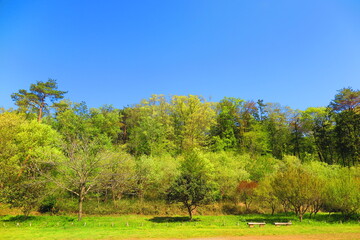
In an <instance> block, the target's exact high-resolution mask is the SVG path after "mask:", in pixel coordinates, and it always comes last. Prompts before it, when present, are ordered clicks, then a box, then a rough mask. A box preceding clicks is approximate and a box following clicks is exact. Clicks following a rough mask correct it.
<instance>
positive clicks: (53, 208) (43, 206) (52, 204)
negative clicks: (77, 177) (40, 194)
mask: <svg viewBox="0 0 360 240" xmlns="http://www.w3.org/2000/svg"><path fill="white" fill-rule="evenodd" d="M38 211H39V212H41V213H51V214H56V213H58V212H59V207H58V206H57V200H56V197H54V196H47V197H46V198H45V199H44V200H43V201H42V202H41V203H40V206H39V209H38Z"/></svg>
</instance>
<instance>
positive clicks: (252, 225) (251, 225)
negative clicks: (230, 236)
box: [247, 222, 266, 227]
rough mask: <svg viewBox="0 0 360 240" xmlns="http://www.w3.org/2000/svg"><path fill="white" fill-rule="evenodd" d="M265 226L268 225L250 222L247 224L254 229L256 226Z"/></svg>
mask: <svg viewBox="0 0 360 240" xmlns="http://www.w3.org/2000/svg"><path fill="white" fill-rule="evenodd" d="M265 224H266V223H264V222H248V223H247V225H248V226H249V227H254V226H255V225H259V227H263V226H265Z"/></svg>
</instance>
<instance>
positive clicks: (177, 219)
mask: <svg viewBox="0 0 360 240" xmlns="http://www.w3.org/2000/svg"><path fill="white" fill-rule="evenodd" d="M148 221H150V222H155V223H170V222H190V218H189V217H153V218H151V219H149V220H148ZM198 221H200V219H196V218H193V219H192V221H191V222H198Z"/></svg>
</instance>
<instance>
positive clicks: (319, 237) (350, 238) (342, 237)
mask: <svg viewBox="0 0 360 240" xmlns="http://www.w3.org/2000/svg"><path fill="white" fill-rule="evenodd" d="M159 240H160V239H159ZM167 240H184V239H167ZM186 240H360V233H338V234H312V235H283V236H242V237H208V238H188V239H186Z"/></svg>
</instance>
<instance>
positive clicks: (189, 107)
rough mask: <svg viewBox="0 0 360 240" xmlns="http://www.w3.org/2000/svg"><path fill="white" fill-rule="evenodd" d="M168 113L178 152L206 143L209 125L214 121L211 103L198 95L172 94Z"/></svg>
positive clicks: (202, 145) (199, 146)
mask: <svg viewBox="0 0 360 240" xmlns="http://www.w3.org/2000/svg"><path fill="white" fill-rule="evenodd" d="M170 104H171V106H170V115H171V119H172V121H171V122H172V124H173V130H174V138H175V139H174V140H175V143H176V146H177V150H178V152H180V153H181V152H184V151H185V152H186V151H190V150H192V149H194V148H201V147H204V146H206V145H208V142H209V131H210V127H211V126H212V125H213V124H214V122H215V110H214V109H213V106H212V105H213V104H212V103H210V102H206V101H205V100H204V99H202V98H201V97H199V96H195V95H189V96H173V97H172V99H171V103H170Z"/></svg>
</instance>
